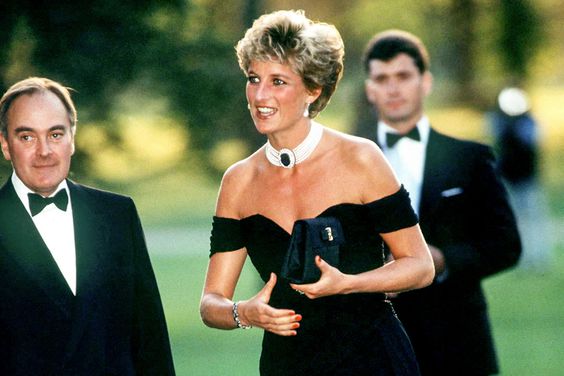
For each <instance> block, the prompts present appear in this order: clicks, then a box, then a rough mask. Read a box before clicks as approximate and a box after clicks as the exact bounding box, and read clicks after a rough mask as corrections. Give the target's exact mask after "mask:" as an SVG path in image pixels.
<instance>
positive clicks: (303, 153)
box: [265, 122, 323, 168]
mask: <svg viewBox="0 0 564 376" xmlns="http://www.w3.org/2000/svg"><path fill="white" fill-rule="evenodd" d="M322 135H323V127H322V126H321V125H320V124H318V123H316V122H311V126H310V129H309V133H308V135H307V136H306V138H305V139H304V140H303V141H302V142H301V144H299V145H298V146H297V147H295V148H294V149H287V148H284V149H281V150H280V151H278V150H276V149H275V148H274V147H273V146H272V145H271V144H270V141H267V142H266V147H265V153H266V158H267V159H268V161H269V162H270V163H272V164H273V165H274V166H278V167H284V168H292V167H294V166H295V165H297V164H299V163H301V162H303V161H305V160H306V159H307V157H309V156H310V155H311V153H313V151H314V150H315V148H316V147H317V145H318V144H319V141H321V136H322Z"/></svg>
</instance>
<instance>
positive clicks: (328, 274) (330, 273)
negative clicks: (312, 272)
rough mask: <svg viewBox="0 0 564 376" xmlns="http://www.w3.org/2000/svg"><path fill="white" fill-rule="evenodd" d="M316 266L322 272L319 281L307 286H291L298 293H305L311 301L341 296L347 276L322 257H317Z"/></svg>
mask: <svg viewBox="0 0 564 376" xmlns="http://www.w3.org/2000/svg"><path fill="white" fill-rule="evenodd" d="M315 264H316V265H317V267H318V268H319V270H321V278H319V281H317V282H315V283H308V284H305V285H296V284H294V283H290V286H291V287H292V288H293V289H294V290H296V291H297V292H299V293H304V294H305V295H306V296H307V297H308V298H310V299H316V298H321V297H323V296H329V295H336V294H340V293H341V292H342V290H343V284H344V280H345V274H343V273H341V272H340V271H339V269H337V268H335V267H333V266H331V265H329V264H328V263H327V262H325V260H323V259H321V257H320V256H315Z"/></svg>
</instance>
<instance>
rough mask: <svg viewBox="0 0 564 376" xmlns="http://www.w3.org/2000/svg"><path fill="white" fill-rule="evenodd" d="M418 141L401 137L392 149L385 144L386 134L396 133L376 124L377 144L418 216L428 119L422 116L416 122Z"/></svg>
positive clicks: (380, 123)
mask: <svg viewBox="0 0 564 376" xmlns="http://www.w3.org/2000/svg"><path fill="white" fill-rule="evenodd" d="M416 126H417V129H418V131H419V135H420V137H421V140H420V141H416V140H413V139H411V138H409V137H402V138H401V139H400V140H399V141H398V142H397V143H396V144H395V145H394V146H393V147H391V148H389V147H388V145H387V144H386V133H398V131H397V130H395V129H394V128H392V127H390V126H389V125H387V124H386V123H384V122H382V121H379V122H378V135H377V137H378V143H379V144H380V145H381V148H382V151H383V152H384V155H385V156H386V158H387V159H388V162H389V163H390V165H391V166H392V168H393V169H394V172H395V173H396V175H397V177H398V179H399V181H400V183H401V184H403V185H404V187H405V189H406V190H407V191H408V192H409V197H410V198H411V205H412V207H413V210H415V212H416V213H417V214H419V207H420V203H421V187H422V185H423V168H424V166H425V149H426V148H427V141H428V140H429V131H430V128H431V126H430V124H429V119H428V118H427V117H426V116H423V117H422V118H421V119H420V120H419V121H418V122H417V125H416Z"/></svg>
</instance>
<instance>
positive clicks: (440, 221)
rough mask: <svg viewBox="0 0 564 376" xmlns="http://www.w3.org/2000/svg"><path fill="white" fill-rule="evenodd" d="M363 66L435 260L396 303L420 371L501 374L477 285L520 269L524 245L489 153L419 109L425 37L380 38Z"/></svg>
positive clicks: (387, 143) (388, 148) (380, 128)
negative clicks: (424, 281)
mask: <svg viewBox="0 0 564 376" xmlns="http://www.w3.org/2000/svg"><path fill="white" fill-rule="evenodd" d="M364 64H365V68H366V72H367V75H368V77H367V79H366V83H365V87H366V95H367V98H368V100H369V102H371V103H372V104H373V105H374V106H375V109H376V110H377V113H378V116H379V119H378V125H377V129H376V131H375V132H374V135H375V140H376V141H377V143H378V144H379V145H380V147H381V148H382V150H383V151H384V153H385V155H386V157H387V158H388V160H389V162H390V164H391V165H392V167H393V168H394V170H395V171H396V173H397V175H398V177H399V180H400V181H401V182H402V183H403V184H404V185H405V187H406V188H407V190H408V191H409V193H410V197H411V199H412V204H413V206H414V209H415V210H416V211H417V212H418V214H419V217H420V218H419V219H420V226H421V230H422V231H423V234H424V236H425V239H426V240H427V243H428V244H429V248H430V250H431V253H432V255H433V260H434V262H435V269H436V278H435V281H434V282H433V284H432V285H430V286H429V287H426V288H423V289H420V290H415V291H410V292H406V293H401V294H399V295H398V296H397V297H396V298H395V300H394V306H395V308H396V311H397V314H398V316H399V318H400V320H401V321H402V322H403V324H404V326H405V329H406V331H407V333H408V335H409V336H410V338H411V340H412V344H413V347H414V349H415V353H416V356H417V359H418V361H419V364H420V367H421V371H422V374H423V375H429V376H437V375H450V376H452V375H475V376H477V375H491V374H495V373H497V372H498V364H497V360H496V354H495V349H494V343H493V339H492V333H491V330H490V323H489V319H488V313H487V307H486V299H485V296H484V293H483V291H482V287H481V281H482V279H484V278H485V277H488V276H490V275H492V274H495V273H497V272H500V271H502V270H505V269H507V268H509V267H511V266H513V265H515V264H516V262H517V261H518V259H519V255H520V252H521V244H520V239H519V234H518V232H517V227H516V223H515V219H514V216H513V212H512V210H511V208H510V206H509V204H508V200H507V197H506V191H505V189H504V187H503V185H502V183H501V181H500V179H499V177H498V176H497V175H496V173H495V170H494V157H493V154H492V152H491V150H490V148H488V147H487V146H485V145H481V144H478V143H475V142H469V141H462V140H458V139H455V138H452V137H448V136H446V135H443V134H441V133H439V132H437V131H436V130H434V129H433V128H432V127H431V126H430V122H429V119H428V118H427V117H426V116H425V115H424V109H423V102H424V99H425V97H426V96H427V95H428V94H429V93H430V92H431V87H432V76H431V73H430V71H429V57H428V53H427V51H426V49H425V46H424V45H423V43H422V42H421V41H420V40H419V38H417V37H416V36H414V35H412V34H410V33H407V32H404V31H399V30H388V31H385V32H382V33H380V34H378V35H376V36H375V37H374V38H373V39H372V40H371V41H370V42H369V44H368V46H367V48H366V51H365V56H364Z"/></svg>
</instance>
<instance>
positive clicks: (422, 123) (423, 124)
mask: <svg viewBox="0 0 564 376" xmlns="http://www.w3.org/2000/svg"><path fill="white" fill-rule="evenodd" d="M416 127H417V129H418V130H419V135H420V137H421V141H420V142H421V144H422V145H424V146H425V145H427V141H428V140H429V132H430V130H431V123H430V122H429V118H428V117H427V116H425V115H423V116H422V117H421V119H419V121H418V122H417V125H416ZM386 133H398V131H397V130H396V129H395V128H393V127H391V126H389V125H388V124H386V123H384V122H383V121H382V120H379V121H378V134H377V137H378V144H379V145H380V146H381V148H382V149H387V146H386Z"/></svg>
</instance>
